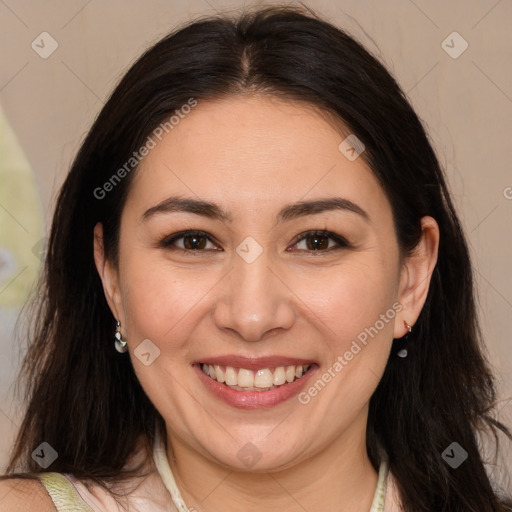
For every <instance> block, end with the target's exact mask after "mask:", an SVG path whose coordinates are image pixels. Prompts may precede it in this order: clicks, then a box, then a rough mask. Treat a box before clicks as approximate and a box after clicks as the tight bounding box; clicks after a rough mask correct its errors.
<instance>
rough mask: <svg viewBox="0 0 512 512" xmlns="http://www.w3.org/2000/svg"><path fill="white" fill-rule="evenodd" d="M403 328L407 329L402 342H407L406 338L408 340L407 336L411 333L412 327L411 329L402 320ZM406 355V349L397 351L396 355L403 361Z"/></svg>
mask: <svg viewBox="0 0 512 512" xmlns="http://www.w3.org/2000/svg"><path fill="white" fill-rule="evenodd" d="M404 327H405V328H406V329H407V333H406V334H405V336H404V341H406V340H407V338H408V336H409V334H410V333H411V332H412V327H411V326H410V325H409V324H408V323H407V322H406V321H405V320H404ZM407 354H408V352H407V349H406V348H403V349H401V350H399V351H398V352H397V353H396V355H397V356H398V357H401V358H402V359H403V358H404V357H407Z"/></svg>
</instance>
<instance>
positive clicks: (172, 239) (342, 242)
mask: <svg viewBox="0 0 512 512" xmlns="http://www.w3.org/2000/svg"><path fill="white" fill-rule="evenodd" d="M187 236H201V237H205V238H206V239H207V240H208V241H209V242H211V243H213V244H215V243H216V242H215V241H214V240H213V239H212V237H211V236H209V235H208V233H206V232H204V231H199V230H187V231H180V232H179V233H174V234H173V235H170V236H167V237H165V238H164V239H163V240H161V241H160V243H159V244H158V246H159V247H161V248H165V249H170V250H173V251H181V252H183V253H187V254H190V253H193V254H197V253H198V252H206V251H211V250H217V249H198V250H193V249H184V248H182V247H176V246H174V247H172V245H173V244H174V243H176V241H178V240H181V239H184V238H185V237H187ZM313 236H318V237H326V238H330V239H331V240H334V241H335V242H336V243H337V244H338V246H337V247H328V248H327V249H320V250H313V249H299V251H305V252H309V253H311V254H319V253H327V252H331V251H333V250H339V249H346V248H350V247H351V245H350V244H349V242H348V241H347V240H346V239H345V238H344V237H342V236H340V235H337V234H336V233H332V232H331V231H325V230H311V231H305V232H304V233H301V234H300V235H297V236H296V237H295V239H294V241H293V245H296V244H298V243H299V242H302V241H303V240H305V239H307V238H309V237H313Z"/></svg>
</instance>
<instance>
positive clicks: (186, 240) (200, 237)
mask: <svg viewBox="0 0 512 512" xmlns="http://www.w3.org/2000/svg"><path fill="white" fill-rule="evenodd" d="M208 244H210V245H208ZM159 246H160V247H163V248H166V249H171V250H173V249H177V250H181V251H200V252H204V251H209V250H218V249H217V246H216V245H215V244H214V243H213V242H212V241H211V238H210V237H209V236H208V234H207V233H204V232H202V231H182V232H180V233H175V234H173V235H171V236H168V237H166V238H164V239H163V240H162V241H161V242H160V243H159Z"/></svg>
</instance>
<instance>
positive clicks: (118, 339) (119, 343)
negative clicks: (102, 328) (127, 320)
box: [114, 321, 128, 354]
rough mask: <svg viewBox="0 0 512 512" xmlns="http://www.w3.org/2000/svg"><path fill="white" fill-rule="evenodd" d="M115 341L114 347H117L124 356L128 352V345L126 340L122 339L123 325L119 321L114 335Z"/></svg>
mask: <svg viewBox="0 0 512 512" xmlns="http://www.w3.org/2000/svg"><path fill="white" fill-rule="evenodd" d="M114 337H115V341H114V345H115V347H116V350H117V351H118V352H120V353H121V354H123V353H124V352H126V351H127V350H128V344H127V343H126V341H125V340H123V339H122V335H121V323H120V322H119V321H116V332H115V334H114Z"/></svg>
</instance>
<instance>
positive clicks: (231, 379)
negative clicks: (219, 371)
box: [225, 366, 238, 386]
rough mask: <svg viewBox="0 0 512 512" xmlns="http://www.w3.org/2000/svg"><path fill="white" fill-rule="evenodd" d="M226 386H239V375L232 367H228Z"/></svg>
mask: <svg viewBox="0 0 512 512" xmlns="http://www.w3.org/2000/svg"><path fill="white" fill-rule="evenodd" d="M225 376H226V384H228V385H230V386H236V385H237V384H238V379H237V375H236V372H235V369H234V368H233V367H231V366H226V374H225Z"/></svg>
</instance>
